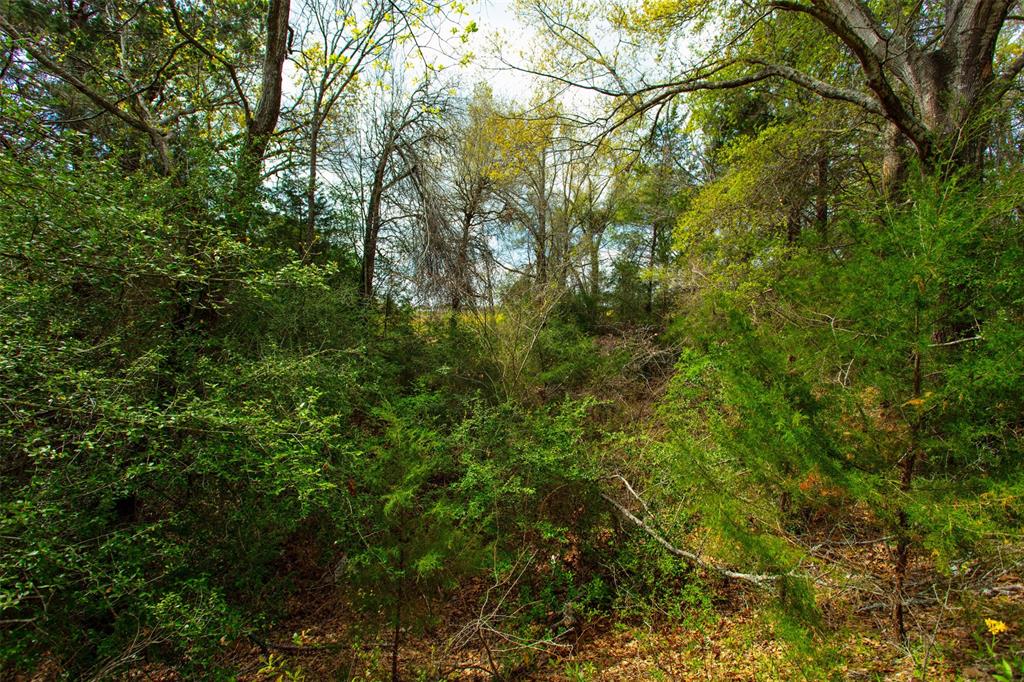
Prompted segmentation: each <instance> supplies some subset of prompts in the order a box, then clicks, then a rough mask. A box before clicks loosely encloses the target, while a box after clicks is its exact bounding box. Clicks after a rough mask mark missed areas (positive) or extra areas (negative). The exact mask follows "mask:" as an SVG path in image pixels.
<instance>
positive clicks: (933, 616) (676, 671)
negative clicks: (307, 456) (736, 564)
mask: <svg viewBox="0 0 1024 682" xmlns="http://www.w3.org/2000/svg"><path fill="white" fill-rule="evenodd" d="M485 591H486V588H485V586H484V585H483V584H482V583H479V582H478V583H474V584H473V585H471V586H467V588H466V589H464V590H461V591H460V592H459V593H458V594H457V595H456V596H455V597H454V598H453V599H452V600H451V601H449V602H447V603H444V604H442V605H440V606H442V607H443V608H442V609H441V612H440V614H441V615H440V617H439V618H438V620H437V622H436V624H435V625H434V626H433V627H431V628H428V629H426V630H425V631H424V632H422V633H420V634H411V633H410V634H404V635H403V641H402V645H401V648H400V652H399V661H400V670H401V672H402V679H405V680H437V679H462V680H487V679H495V678H492V676H491V675H490V673H489V670H490V669H491V665H490V663H489V660H488V658H489V657H488V652H487V651H486V650H485V649H484V647H483V646H481V645H480V644H479V643H478V640H477V639H476V638H473V637H471V638H468V639H469V641H466V639H467V638H466V637H465V633H466V632H467V626H468V625H471V624H472V623H474V621H476V620H478V619H479V614H480V611H479V607H480V602H481V600H482V597H483V595H484V593H485ZM720 591H721V592H723V593H726V590H720ZM728 594H729V595H730V597H729V598H728V599H727V600H720V601H717V602H715V603H714V608H713V609H710V610H704V611H701V612H700V613H696V614H693V616H692V617H685V618H684V619H683V620H682V621H681V622H680V621H675V622H673V621H670V620H667V619H664V618H660V619H653V620H648V621H647V622H642V621H637V620H632V619H629V620H622V621H620V620H617V619H615V618H614V617H608V616H605V617H601V618H597V619H594V620H592V621H589V622H586V623H584V624H583V625H582V626H581V627H579V629H578V631H575V630H574V631H573V632H570V633H568V635H567V636H563V637H562V638H560V639H559V642H560V643H563V644H565V645H566V646H565V647H564V648H556V647H551V646H543V645H537V649H536V651H534V652H533V653H532V655H531V654H530V652H528V651H527V650H526V649H525V648H523V649H521V654H522V655H521V656H520V659H519V661H520V662H519V664H518V667H516V668H515V669H514V670H512V671H511V672H510V671H509V669H508V668H507V667H506V668H504V670H503V675H504V676H503V677H501V678H497V679H522V680H551V681H556V680H558V681H561V680H565V681H569V682H579V681H582V680H609V681H611V680H616V681H618V680H622V681H626V680H795V679H806V680H817V679H836V680H920V679H928V680H998V679H1000V678H998V677H996V675H997V674H998V673H999V669H998V668H997V667H996V663H997V662H998V659H997V658H994V657H993V656H992V655H991V654H990V653H989V652H987V651H986V645H987V644H990V643H991V641H992V639H993V638H992V636H991V635H989V633H988V632H987V631H986V630H985V626H984V618H986V617H996V616H998V617H999V620H1000V621H1001V622H1005V623H1006V624H1007V625H1008V628H1009V629H1008V630H1007V631H1006V632H1004V633H1001V634H1000V635H999V636H998V638H999V641H998V643H997V647H996V648H997V649H998V650H1000V651H1014V650H1015V651H1020V649H1021V646H1022V645H1024V637H1022V632H1021V630H1022V627H1021V625H1022V624H1024V590H1022V589H1021V588H1020V578H1019V577H1018V576H1014V575H1005V576H1003V577H1002V578H1001V579H1000V582H999V583H998V584H996V585H994V586H993V587H992V588H989V591H988V592H987V593H986V595H982V594H978V595H975V597H976V599H974V600H972V599H970V598H967V597H968V595H963V594H961V595H959V596H958V598H957V603H956V604H955V605H954V603H953V600H952V599H951V598H949V595H945V597H946V598H940V599H939V600H930V601H929V603H927V604H921V605H920V606H918V607H915V608H913V609H912V613H911V622H912V626H913V630H912V632H911V642H912V644H911V646H909V647H908V646H901V645H898V644H897V643H896V642H895V641H894V638H893V636H892V631H891V627H890V620H889V615H888V612H887V611H886V610H883V609H878V608H872V604H864V605H862V606H861V607H855V606H854V605H853V604H852V603H850V602H846V603H843V604H840V603H834V604H829V603H823V604H820V606H822V610H823V612H824V613H825V617H826V618H827V621H828V622H826V623H823V624H822V628H821V631H820V633H819V634H817V635H814V636H813V638H811V639H810V640H808V641H803V642H800V641H795V640H794V639H793V638H792V637H790V636H788V635H787V633H786V632H785V625H784V623H782V622H781V621H780V620H779V619H778V617H777V614H776V613H775V612H774V610H773V608H772V606H771V601H772V600H771V599H770V597H768V596H766V595H763V594H759V593H757V592H756V591H751V590H742V589H730V590H728ZM940 596H941V595H940ZM921 601H924V600H923V599H921ZM435 606H436V605H435ZM865 606H866V607H867V608H865ZM288 610H289V614H288V615H287V616H286V617H285V618H283V619H282V620H281V621H280V623H279V624H278V625H277V626H276V627H275V628H273V630H272V631H271V632H270V633H268V635H267V638H266V642H265V643H269V648H270V652H272V653H275V656H276V659H275V660H277V661H278V662H279V663H278V665H277V667H275V668H273V672H271V671H270V669H268V668H267V667H266V662H267V655H266V654H267V651H266V650H264V651H261V647H260V646H257V645H256V644H255V643H252V642H249V641H239V642H236V643H235V645H234V647H233V648H232V649H231V650H230V653H229V655H228V657H227V659H228V660H226V661H225V662H230V663H232V664H234V665H235V666H237V668H238V669H240V670H242V671H243V674H242V676H241V677H240V678H239V679H240V680H243V681H251V682H262V681H263V680H276V679H278V677H277V676H278V675H280V674H282V673H283V672H286V671H290V672H292V673H293V674H295V673H301V675H303V677H302V678H299V679H306V680H351V679H359V680H386V679H388V678H389V675H390V656H391V649H390V645H389V644H388V643H386V642H385V643H383V644H380V643H372V642H369V643H367V642H365V640H364V643H363V644H358V643H355V644H353V641H354V640H355V641H358V637H356V638H354V637H353V633H354V626H357V625H358V624H360V623H363V622H364V621H365V616H362V617H361V616H359V615H357V614H356V613H355V612H354V611H353V610H352V609H351V608H349V606H348V604H347V603H346V600H345V599H344V597H343V596H342V595H341V594H337V593H333V594H332V593H327V594H319V595H313V594H308V593H307V594H301V593H300V594H296V595H295V597H294V598H293V599H292V601H291V602H290V603H289V604H288ZM380 632H381V636H382V639H385V640H386V639H387V634H384V633H386V632H387V630H386V629H384V628H382V629H381V630H380ZM458 642H463V643H464V644H463V645H462V646H458V645H457V644H456V643H458ZM491 646H494V645H493V644H492V645H491ZM492 655H495V656H496V655H497V654H496V653H495V652H493V651H492ZM151 679H153V678H151ZM284 679H286V680H287V679H290V678H288V677H287V676H286V677H285V678H284ZM1007 679H1017V678H1007Z"/></svg>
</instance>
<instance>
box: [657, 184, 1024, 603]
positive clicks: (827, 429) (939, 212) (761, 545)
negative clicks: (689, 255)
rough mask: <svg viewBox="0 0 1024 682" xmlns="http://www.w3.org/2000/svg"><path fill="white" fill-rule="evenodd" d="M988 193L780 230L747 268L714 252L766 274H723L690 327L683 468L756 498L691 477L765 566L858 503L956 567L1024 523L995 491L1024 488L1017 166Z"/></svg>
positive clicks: (737, 541)
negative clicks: (795, 236) (821, 521)
mask: <svg viewBox="0 0 1024 682" xmlns="http://www.w3.org/2000/svg"><path fill="white" fill-rule="evenodd" d="M977 192H978V189H977V188H976V187H971V186H966V187H960V186H958V185H957V184H956V183H947V184H940V183H926V184H923V185H922V186H920V187H917V188H915V189H914V191H913V192H912V194H911V197H912V199H911V202H910V203H909V205H908V206H906V207H902V208H893V209H890V210H887V211H884V212H883V213H881V214H880V215H878V216H877V217H875V218H874V219H868V218H865V217H864V216H863V215H862V214H855V215H851V216H849V217H848V218H846V219H845V220H844V221H842V222H841V223H839V224H837V225H835V226H834V228H833V229H835V230H836V231H841V232H842V236H839V235H836V236H835V239H837V240H841V241H842V243H844V245H843V246H842V247H832V248H828V249H822V248H820V242H819V241H818V240H819V237H820V236H819V235H810V234H808V235H805V236H804V239H803V240H802V243H800V244H798V245H793V246H786V245H785V244H780V243H779V242H780V241H781V239H782V238H781V237H779V238H777V241H775V242H774V243H772V241H771V240H767V243H765V244H764V245H763V246H760V247H758V248H757V249H754V250H752V252H751V253H750V254H749V255H748V256H747V258H746V259H745V260H742V261H740V260H739V259H737V257H736V256H735V255H733V254H725V253H722V252H721V251H720V250H717V248H716V247H715V246H714V245H713V244H712V245H711V246H710V247H709V248H710V249H711V255H708V256H706V257H708V258H711V259H718V258H721V259H722V262H737V263H741V264H742V265H743V267H744V268H745V269H746V271H747V272H749V273H750V275H749V278H741V279H739V281H735V280H732V281H729V282H728V283H726V282H725V281H722V282H721V284H720V286H719V287H717V288H716V289H714V290H712V291H710V292H709V293H708V295H707V296H706V298H705V300H704V304H703V307H702V308H700V309H698V310H699V312H695V313H694V316H693V317H691V318H690V319H688V320H687V325H688V326H687V329H688V330H689V333H688V337H689V340H690V349H689V350H688V351H687V352H686V353H684V355H683V357H682V358H681V360H680V363H679V366H678V374H677V376H676V378H675V380H674V382H673V386H672V388H671V391H670V395H669V398H668V400H666V401H665V404H664V408H663V409H664V413H665V417H666V419H668V420H669V421H670V423H671V426H672V433H673V441H672V442H673V443H674V444H675V446H676V447H678V448H679V451H680V453H681V456H679V457H678V458H677V461H676V466H677V467H678V476H679V479H680V480H686V479H687V478H688V477H699V479H700V480H701V481H704V485H705V486H708V488H709V489H711V490H744V491H746V492H745V494H743V495H735V496H720V495H712V496H702V495H699V493H698V492H697V491H696V490H695V489H693V488H687V489H688V490H690V491H691V493H692V494H694V495H695V496H696V499H699V500H700V501H699V502H698V506H699V507H700V509H701V513H702V518H703V519H704V520H705V521H706V522H707V523H709V524H711V525H712V527H715V528H717V529H718V530H719V531H720V532H721V533H722V534H723V536H724V537H728V538H729V539H730V544H729V547H731V548H733V550H737V549H739V550H742V551H741V554H744V555H747V556H748V557H750V558H751V559H753V560H754V561H756V562H758V565H759V567H760V568H762V569H764V570H768V571H775V572H781V573H787V572H789V571H791V570H793V569H794V568H796V567H797V565H798V563H799V561H800V560H801V556H802V552H800V550H799V549H798V546H797V545H794V544H792V543H790V542H788V541H787V540H786V539H785V538H784V537H780V536H779V535H778V531H777V529H778V528H791V529H793V530H794V531H796V530H798V528H799V527H800V526H801V525H802V524H804V523H805V522H806V521H807V520H809V519H813V518H815V516H817V515H821V514H824V515H827V516H829V517H831V518H833V519H834V518H836V517H837V516H838V517H841V515H844V514H845V515H846V516H847V517H848V519H849V521H848V523H851V524H855V523H862V522H858V521H856V520H854V519H855V518H856V515H860V517H861V518H867V519H868V520H869V521H868V522H869V523H870V524H875V525H877V526H879V527H880V528H881V529H883V532H884V533H893V534H896V535H899V536H904V534H905V537H908V538H909V539H910V540H911V541H912V542H913V543H915V545H916V546H917V547H919V548H921V549H924V550H928V551H930V552H931V553H933V554H934V556H935V557H936V559H938V561H939V564H940V566H947V567H949V566H953V565H955V563H956V562H959V561H962V560H963V559H964V557H966V556H976V555H977V552H979V551H984V543H983V541H984V540H985V539H986V538H988V537H991V536H992V535H993V534H996V533H998V532H999V529H1000V528H1002V529H1005V528H1007V524H1010V525H1011V526H1014V527H1016V526H1019V523H1020V519H1019V518H1013V517H1012V514H1011V515H1010V516H1007V513H1006V512H1007V510H1006V508H1005V507H1003V506H1001V505H999V504H998V503H996V502H995V501H996V500H998V499H1004V500H1005V499H1008V498H1007V496H1010V497H1014V496H1016V495H1019V494H1020V491H1021V485H1022V483H1024V481H1022V479H1021V477H1020V476H1019V471H1018V470H1016V469H1015V467H1014V465H1013V464H1012V462H1015V461H1017V460H1018V459H1019V457H1020V455H1021V446H1022V443H1021V440H1020V437H1019V433H1020V431H1019V428H1020V414H1021V409H1022V408H1024V405H1022V403H1021V396H1022V395H1024V385H1022V384H1021V377H1024V372H1022V371H1021V370H1022V369H1024V366H1022V365H1021V358H1020V355H1019V352H1018V351H1015V350H1011V349H1019V348H1020V343H1021V340H1022V339H1021V331H1020V330H1021V326H1020V319H1021V314H1022V308H1021V303H1022V301H1024V296H1022V294H1024V289H1022V288H1021V280H1020V278H1019V276H1018V274H1017V273H1019V270H1020V268H1021V265H1022V263H1024V250H1022V242H1021V238H1020V234H1021V232H1020V226H1019V222H1018V218H1017V216H1016V213H1015V209H1014V208H1013V206H1014V205H1015V204H1014V202H1015V201H1016V200H1017V199H1015V198H1014V197H1019V196H1020V195H1019V192H1020V188H1019V187H1018V185H1017V183H1016V180H1015V179H1012V178H1007V179H1006V180H1005V181H1003V182H998V183H997V182H995V181H993V182H992V183H991V185H990V186H988V187H987V188H986V191H985V194H984V196H985V199H983V200H981V201H979V199H978V194H977ZM727 248H728V247H727ZM762 254H764V255H762ZM718 272H723V271H722V270H719V271H718ZM724 272H728V273H730V275H731V276H734V275H735V274H736V273H737V272H739V271H738V270H737V269H735V268H730V269H727V270H725V271H724ZM915 358H919V364H918V363H915ZM908 453H913V457H914V458H915V466H914V470H913V472H912V478H911V482H910V484H909V486H908V485H907V484H906V483H905V482H901V481H904V477H905V473H904V471H905V466H906V459H905V458H906V457H908V456H910V455H908ZM904 513H905V514H906V515H907V518H908V524H909V525H908V526H906V527H904V526H902V525H901V524H902V522H901V521H900V518H901V514H904ZM801 519H802V520H801ZM798 521H799V523H798ZM748 560H750V559H748ZM788 592H789V594H790V595H791V594H792V592H791V590H790V591H788ZM801 602H803V603H806V599H802V600H801Z"/></svg>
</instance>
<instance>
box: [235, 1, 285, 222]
mask: <svg viewBox="0 0 1024 682" xmlns="http://www.w3.org/2000/svg"><path fill="white" fill-rule="evenodd" d="M289 12H291V0H270V7H269V9H268V10H267V26H266V27H267V45H266V51H265V52H264V55H263V68H262V75H261V80H260V99H259V102H258V103H257V105H256V111H255V112H254V113H253V114H252V115H251V116H250V117H249V119H248V120H247V121H246V126H245V140H244V141H243V143H242V151H241V153H240V156H239V159H238V171H237V178H236V193H237V195H238V196H239V198H240V200H241V202H243V206H242V207H243V208H248V205H249V204H251V203H252V202H254V201H255V198H256V192H257V190H258V189H259V185H260V182H261V180H262V174H263V173H262V170H263V160H264V159H265V158H266V155H267V147H268V146H269V144H270V137H271V136H272V135H273V134H274V130H275V129H276V128H277V120H278V118H279V117H280V115H281V90H282V85H283V80H284V76H283V69H284V60H285V57H287V56H288V34H289V28H288V15H289Z"/></svg>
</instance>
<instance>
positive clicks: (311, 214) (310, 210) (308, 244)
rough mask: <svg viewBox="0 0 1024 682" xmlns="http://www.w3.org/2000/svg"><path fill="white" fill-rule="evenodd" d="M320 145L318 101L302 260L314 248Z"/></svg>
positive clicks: (305, 260) (307, 258)
mask: <svg viewBox="0 0 1024 682" xmlns="http://www.w3.org/2000/svg"><path fill="white" fill-rule="evenodd" d="M319 147H320V102H317V103H316V105H315V106H314V107H313V125H312V128H311V129H310V131H309V168H308V172H309V178H308V180H307V183H306V225H305V229H304V230H303V234H302V262H303V263H308V262H309V261H311V260H312V259H313V254H314V252H315V250H316V188H317V164H318V160H319V159H318V156H319Z"/></svg>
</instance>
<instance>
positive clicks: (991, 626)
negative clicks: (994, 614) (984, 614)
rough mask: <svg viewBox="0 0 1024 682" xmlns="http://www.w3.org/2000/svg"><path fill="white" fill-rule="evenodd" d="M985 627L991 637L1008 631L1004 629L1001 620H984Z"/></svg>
mask: <svg viewBox="0 0 1024 682" xmlns="http://www.w3.org/2000/svg"><path fill="white" fill-rule="evenodd" d="M985 627H987V628H988V631H989V634H991V635H992V636H993V637H994V636H996V635H998V634H999V633H1000V632H1006V631H1007V629H1008V628H1007V627H1006V623H1004V622H1003V621H1001V620H995V619H994V618H986V619H985Z"/></svg>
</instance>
